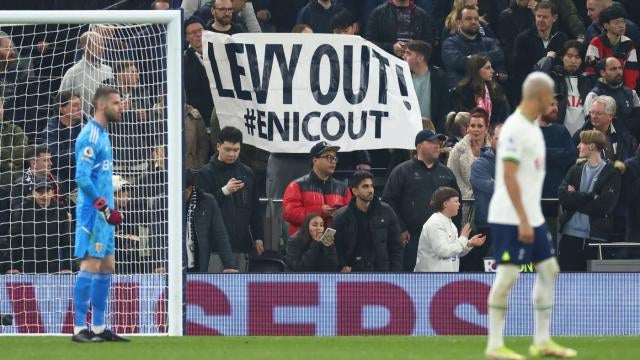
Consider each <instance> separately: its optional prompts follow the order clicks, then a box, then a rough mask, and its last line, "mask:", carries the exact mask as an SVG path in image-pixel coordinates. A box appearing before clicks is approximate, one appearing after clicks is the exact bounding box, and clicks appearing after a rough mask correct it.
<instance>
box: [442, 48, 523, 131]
mask: <svg viewBox="0 0 640 360" xmlns="http://www.w3.org/2000/svg"><path fill="white" fill-rule="evenodd" d="M493 75H494V69H493V66H492V62H491V59H490V58H489V56H486V55H471V56H469V59H468V61H467V65H466V74H465V77H464V78H463V79H462V80H460V82H459V83H458V86H457V87H456V88H455V90H454V92H453V95H452V97H453V110H454V111H470V110H471V109H473V108H475V107H480V108H482V109H484V110H485V111H486V112H487V113H488V114H489V120H490V122H491V123H494V122H500V123H502V122H504V121H505V120H506V119H507V116H509V113H510V112H511V109H510V106H509V101H507V97H506V96H505V95H504V91H503V90H502V86H500V84H498V83H497V82H496V81H495V79H494V76H493Z"/></svg>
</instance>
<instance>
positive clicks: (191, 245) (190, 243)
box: [187, 191, 198, 269]
mask: <svg viewBox="0 0 640 360" xmlns="http://www.w3.org/2000/svg"><path fill="white" fill-rule="evenodd" d="M196 193H197V192H196V191H193V192H192V193H191V199H190V200H189V206H188V208H187V269H192V268H193V267H194V266H195V252H196V244H195V239H196V229H195V226H194V223H193V217H194V215H195V213H196V204H197V202H198V199H197V197H198V196H197V195H196Z"/></svg>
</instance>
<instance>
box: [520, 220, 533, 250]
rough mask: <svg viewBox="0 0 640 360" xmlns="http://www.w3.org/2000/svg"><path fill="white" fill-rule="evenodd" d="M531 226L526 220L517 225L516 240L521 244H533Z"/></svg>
mask: <svg viewBox="0 0 640 360" xmlns="http://www.w3.org/2000/svg"><path fill="white" fill-rule="evenodd" d="M533 239H534V238H533V228H532V227H531V225H529V223H528V222H526V223H521V224H520V225H518V241H520V242H521V243H523V244H527V245H529V244H533Z"/></svg>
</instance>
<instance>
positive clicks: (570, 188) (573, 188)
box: [567, 185, 576, 192]
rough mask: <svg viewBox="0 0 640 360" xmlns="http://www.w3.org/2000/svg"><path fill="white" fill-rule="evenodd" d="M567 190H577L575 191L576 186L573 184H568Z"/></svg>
mask: <svg viewBox="0 0 640 360" xmlns="http://www.w3.org/2000/svg"><path fill="white" fill-rule="evenodd" d="M567 191H569V192H575V191H576V188H575V186H573V185H569V186H567Z"/></svg>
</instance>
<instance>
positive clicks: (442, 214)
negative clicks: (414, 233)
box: [415, 187, 485, 272]
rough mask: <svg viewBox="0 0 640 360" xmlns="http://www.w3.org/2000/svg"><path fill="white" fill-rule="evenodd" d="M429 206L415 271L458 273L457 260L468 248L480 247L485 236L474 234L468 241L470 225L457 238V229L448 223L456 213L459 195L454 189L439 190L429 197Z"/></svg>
mask: <svg viewBox="0 0 640 360" xmlns="http://www.w3.org/2000/svg"><path fill="white" fill-rule="evenodd" d="M430 205H431V208H432V210H433V215H431V217H430V218H429V220H427V222H426V223H425V224H424V226H423V227H422V233H421V234H420V242H419V243H418V258H417V260H416V267H415V271H416V272H458V271H459V270H460V259H459V258H460V257H461V256H465V255H467V254H468V253H469V251H471V248H473V247H476V246H480V245H482V244H484V241H485V236H484V235H482V234H478V235H475V236H474V237H472V238H471V239H469V234H470V233H471V225H469V224H466V225H465V226H464V227H463V228H462V234H460V237H458V229H457V228H456V225H455V224H454V223H453V221H451V218H453V217H454V216H456V215H458V210H459V209H460V194H458V192H457V191H456V190H455V189H452V188H449V187H441V188H439V189H438V190H436V191H435V192H434V193H433V196H432V197H431V204H430Z"/></svg>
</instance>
